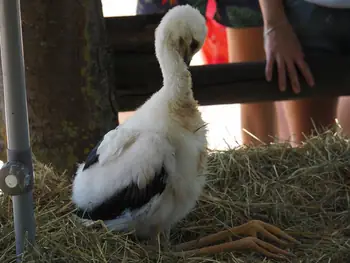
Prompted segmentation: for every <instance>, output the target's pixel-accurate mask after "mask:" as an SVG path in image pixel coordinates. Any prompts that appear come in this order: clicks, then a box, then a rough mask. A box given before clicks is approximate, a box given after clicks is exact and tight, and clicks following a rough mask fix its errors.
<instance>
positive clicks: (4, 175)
mask: <svg viewBox="0 0 350 263" xmlns="http://www.w3.org/2000/svg"><path fill="white" fill-rule="evenodd" d="M0 48H1V62H2V71H3V84H4V105H5V119H6V135H7V147H8V149H7V159H8V160H7V163H5V164H4V166H3V167H2V168H1V169H0V189H1V190H2V191H3V192H4V193H5V194H8V195H11V196H12V203H13V216H14V227H15V236H16V255H17V261H18V262H19V261H21V254H22V253H23V252H24V249H25V247H26V245H27V244H28V245H29V248H31V247H32V246H34V242H35V219H34V209H33V193H32V192H33V185H34V179H33V165H32V155H31V147H30V138H29V128H28V112H27V97H26V84H25V71H24V58H23V40H22V25H21V14H20V0H0ZM26 241H28V242H29V243H27V242H26Z"/></svg>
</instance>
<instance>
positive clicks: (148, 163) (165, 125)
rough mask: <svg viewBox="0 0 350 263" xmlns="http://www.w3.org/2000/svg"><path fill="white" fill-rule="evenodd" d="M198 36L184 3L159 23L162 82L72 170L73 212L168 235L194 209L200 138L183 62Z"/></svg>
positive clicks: (197, 22) (200, 20) (201, 31)
mask: <svg viewBox="0 0 350 263" xmlns="http://www.w3.org/2000/svg"><path fill="white" fill-rule="evenodd" d="M190 22H191V23H190ZM181 24H182V30H178V28H177V27H178V26H179V25H181ZM180 28H181V27H180ZM205 36H206V26H205V20H204V17H203V16H202V15H201V14H200V13H199V12H198V11H197V10H195V9H193V8H191V7H189V6H185V7H180V8H179V9H178V10H174V12H172V13H170V15H168V16H165V17H164V18H163V20H162V22H161V24H160V25H159V27H158V28H157V30H156V55H157V58H158V60H159V63H160V66H161V69H162V73H163V79H164V85H163V87H162V88H161V89H160V90H159V91H158V92H157V93H155V94H154V95H153V96H152V97H151V98H150V99H149V100H148V101H147V102H146V103H145V104H144V105H142V106H141V107H140V108H139V109H138V110H137V111H136V112H135V114H134V115H133V116H132V117H131V118H130V119H128V120H127V121H126V122H125V123H123V124H122V125H120V126H119V127H117V128H116V129H115V130H112V131H110V132H109V133H107V134H106V135H105V136H104V138H103V140H102V141H101V142H100V144H99V145H97V147H96V148H95V149H94V150H93V151H92V152H91V153H90V155H89V157H88V158H87V160H86V162H85V163H83V164H80V165H79V167H78V170H77V173H76V177H75V178H74V182H73V196H72V199H73V202H74V203H75V205H76V206H77V207H78V215H80V216H81V217H83V218H86V219H91V220H103V221H104V222H105V224H106V225H107V227H109V228H110V229H113V230H118V231H128V230H135V231H136V235H137V236H139V237H142V238H152V237H155V236H156V235H157V234H158V233H159V232H163V231H165V232H167V233H169V230H170V227H171V226H172V225H173V224H174V223H176V222H178V221H179V220H181V219H182V218H184V217H185V216H186V215H187V214H188V213H189V212H190V211H191V209H192V208H193V207H194V206H195V204H196V201H197V199H198V198H199V196H200V194H201V191H202V189H203V186H204V184H205V177H204V169H205V165H206V159H207V140H206V129H205V127H204V126H205V125H204V122H203V120H202V118H201V114H200V112H199V110H198V107H197V106H198V105H197V102H196V101H195V100H194V98H193V93H192V79H191V74H190V72H189V71H188V63H189V61H190V59H191V57H192V56H193V55H194V53H195V52H197V51H198V50H199V48H200V46H201V45H202V44H203V42H204V39H205ZM186 62H187V63H186Z"/></svg>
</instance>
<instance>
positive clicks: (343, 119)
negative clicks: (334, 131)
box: [337, 96, 350, 136]
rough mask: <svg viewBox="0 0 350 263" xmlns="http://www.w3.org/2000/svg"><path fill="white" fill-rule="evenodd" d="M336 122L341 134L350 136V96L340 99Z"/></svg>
mask: <svg viewBox="0 0 350 263" xmlns="http://www.w3.org/2000/svg"><path fill="white" fill-rule="evenodd" d="M337 115H338V120H339V124H340V125H341V127H342V128H343V133H344V135H346V136H350V117H349V116H350V96H346V97H341V98H340V99H339V105H338V114H337Z"/></svg>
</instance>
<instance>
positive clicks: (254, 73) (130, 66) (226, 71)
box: [116, 55, 350, 111]
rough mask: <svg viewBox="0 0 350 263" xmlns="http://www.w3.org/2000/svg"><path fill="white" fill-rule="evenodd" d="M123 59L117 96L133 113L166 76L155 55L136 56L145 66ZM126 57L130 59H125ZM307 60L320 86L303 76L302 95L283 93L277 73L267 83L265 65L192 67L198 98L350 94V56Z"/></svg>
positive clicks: (221, 100) (223, 100) (206, 101)
mask: <svg viewBox="0 0 350 263" xmlns="http://www.w3.org/2000/svg"><path fill="white" fill-rule="evenodd" d="M123 56H124V59H123ZM123 56H122V55H120V56H119V61H120V62H122V61H124V62H125V63H118V64H119V65H117V66H116V76H117V84H116V85H117V86H116V94H117V103H118V105H119V108H120V109H119V110H120V111H129V110H134V109H135V108H137V107H139V106H140V105H141V104H143V103H144V102H145V101H146V100H147V99H148V98H149V97H150V96H151V95H152V94H153V93H154V92H156V91H157V90H159V89H160V88H161V85H162V76H161V72H160V68H159V65H158V63H157V61H156V60H155V58H154V55H153V58H151V57H148V58H146V57H147V56H144V58H142V56H140V55H134V56H137V57H138V60H144V61H146V62H147V63H142V64H138V63H133V61H135V60H134V59H133V58H132V56H131V55H129V56H126V55H123ZM125 57H128V58H129V59H127V60H125ZM116 59H117V58H116ZM306 60H307V62H308V63H309V65H310V68H311V70H312V72H313V74H314V77H315V82H316V85H315V87H313V88H310V87H309V86H308V85H307V84H306V82H305V81H304V79H303V78H302V77H301V76H300V81H301V87H302V92H301V93H300V94H298V95H297V94H294V93H293V92H292V91H291V89H290V86H288V89H287V91H285V92H280V91H279V89H278V86H277V76H276V70H275V73H274V78H273V80H272V82H271V83H269V82H267V81H266V80H265V77H264V69H265V62H255V63H231V64H221V65H205V66H195V67H190V71H191V73H192V78H193V86H194V87H193V90H194V95H195V98H196V99H197V100H198V101H199V103H200V104H201V105H215V104H231V103H247V102H260V101H279V100H290V99H300V98H305V97H311V96H340V95H342V96H343V95H350V57H318V56H310V57H307V58H306ZM127 61H128V62H127ZM288 84H289V83H288Z"/></svg>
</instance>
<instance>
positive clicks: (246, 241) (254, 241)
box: [175, 220, 299, 258]
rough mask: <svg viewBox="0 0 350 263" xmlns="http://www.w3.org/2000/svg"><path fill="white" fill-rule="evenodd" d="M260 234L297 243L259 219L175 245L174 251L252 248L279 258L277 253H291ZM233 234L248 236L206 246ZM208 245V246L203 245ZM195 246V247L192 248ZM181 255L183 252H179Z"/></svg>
mask: <svg viewBox="0 0 350 263" xmlns="http://www.w3.org/2000/svg"><path fill="white" fill-rule="evenodd" d="M258 233H260V234H261V235H263V236H265V237H267V238H269V239H271V240H273V241H275V242H277V243H279V244H281V245H287V244H288V243H287V242H286V241H284V240H282V239H280V238H278V237H277V236H279V237H282V238H284V239H285V240H287V241H290V242H294V243H299V242H298V241H297V240H296V239H294V238H293V237H291V236H289V235H288V234H286V233H285V232H283V231H282V230H281V229H279V228H278V227H276V226H273V225H270V224H267V223H265V222H262V221H259V220H252V221H249V222H248V223H246V224H243V225H241V226H237V227H233V228H231V229H228V230H224V231H220V232H218V233H215V234H212V235H209V236H206V237H203V238H200V239H198V240H193V241H190V242H186V243H182V244H180V245H177V246H176V247H175V251H185V254H191V255H203V254H215V253H219V252H223V251H233V250H242V249H253V250H255V251H257V252H261V253H263V254H264V255H266V256H269V257H274V258H281V256H279V255H278V254H283V255H292V254H291V253H289V252H287V251H285V250H282V249H280V248H277V247H275V246H274V245H271V244H269V243H266V242H264V241H262V240H260V239H258V238H257V234H258ZM234 235H237V236H238V235H247V236H249V237H247V238H243V239H241V240H237V241H232V242H228V243H224V244H219V245H214V246H208V245H211V244H213V243H215V242H218V241H223V240H225V239H228V238H229V237H231V236H234ZM204 246H208V247H204ZM193 248H196V249H193ZM181 254H182V255H183V253H181Z"/></svg>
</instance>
